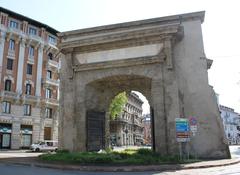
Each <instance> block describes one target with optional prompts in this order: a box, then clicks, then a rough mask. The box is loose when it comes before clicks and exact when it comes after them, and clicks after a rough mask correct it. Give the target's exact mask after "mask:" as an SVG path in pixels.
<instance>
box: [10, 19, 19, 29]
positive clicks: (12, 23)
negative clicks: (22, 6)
mask: <svg viewBox="0 0 240 175" xmlns="http://www.w3.org/2000/svg"><path fill="white" fill-rule="evenodd" d="M10 27H11V28H15V29H17V28H18V23H17V22H16V21H13V20H11V21H10Z"/></svg>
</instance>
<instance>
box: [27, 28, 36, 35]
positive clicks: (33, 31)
mask: <svg viewBox="0 0 240 175" xmlns="http://www.w3.org/2000/svg"><path fill="white" fill-rule="evenodd" d="M28 32H29V34H30V35H37V29H35V28H33V27H29V31H28Z"/></svg>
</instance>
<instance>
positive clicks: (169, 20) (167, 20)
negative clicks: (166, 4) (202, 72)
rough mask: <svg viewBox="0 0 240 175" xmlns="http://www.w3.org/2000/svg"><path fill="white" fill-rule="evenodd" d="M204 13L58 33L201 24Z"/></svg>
mask: <svg viewBox="0 0 240 175" xmlns="http://www.w3.org/2000/svg"><path fill="white" fill-rule="evenodd" d="M204 16H205V11H199V12H193V13H185V14H179V15H172V16H166V17H159V18H152V19H147V20H139V21H132V22H125V23H119V24H113V25H105V26H100V27H93V28H86V29H80V30H73V31H67V32H62V33H58V36H59V37H64V36H70V35H89V34H92V33H97V32H100V33H101V32H104V31H114V30H124V29H125V30H126V29H129V28H137V27H142V26H147V25H163V24H165V25H166V24H168V25H169V24H173V23H176V22H177V23H179V22H180V23H181V22H182V21H190V20H200V21H201V22H203V21H204Z"/></svg>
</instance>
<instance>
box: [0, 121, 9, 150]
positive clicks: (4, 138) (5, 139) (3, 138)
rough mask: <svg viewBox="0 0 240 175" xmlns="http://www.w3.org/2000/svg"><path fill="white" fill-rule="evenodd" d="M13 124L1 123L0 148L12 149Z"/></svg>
mask: <svg viewBox="0 0 240 175" xmlns="http://www.w3.org/2000/svg"><path fill="white" fill-rule="evenodd" d="M11 133H12V125H11V124H6V123H0V149H10V147H11Z"/></svg>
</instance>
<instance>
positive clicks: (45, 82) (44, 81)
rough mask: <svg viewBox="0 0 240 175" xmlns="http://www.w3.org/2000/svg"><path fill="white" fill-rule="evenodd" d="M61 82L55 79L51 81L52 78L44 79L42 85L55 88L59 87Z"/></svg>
mask: <svg viewBox="0 0 240 175" xmlns="http://www.w3.org/2000/svg"><path fill="white" fill-rule="evenodd" d="M59 82H60V81H59V80H54V79H50V78H43V79H42V83H43V84H50V85H53V86H59Z"/></svg>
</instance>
